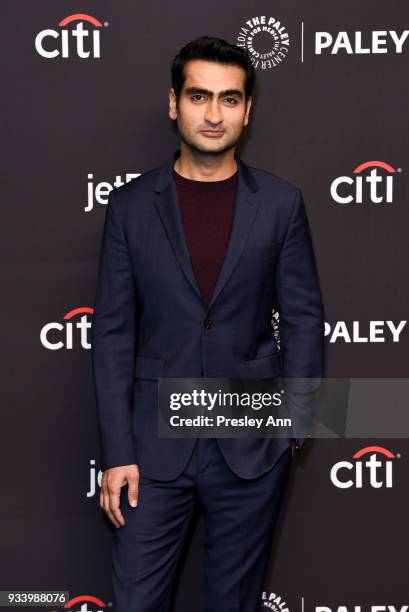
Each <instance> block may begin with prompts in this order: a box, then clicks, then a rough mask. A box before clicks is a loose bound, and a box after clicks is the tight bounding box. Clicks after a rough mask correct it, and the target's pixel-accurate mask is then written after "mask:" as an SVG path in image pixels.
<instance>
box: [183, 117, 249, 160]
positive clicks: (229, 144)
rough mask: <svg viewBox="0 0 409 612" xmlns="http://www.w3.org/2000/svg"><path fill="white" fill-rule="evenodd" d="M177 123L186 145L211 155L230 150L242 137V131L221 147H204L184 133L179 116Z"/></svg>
mask: <svg viewBox="0 0 409 612" xmlns="http://www.w3.org/2000/svg"><path fill="white" fill-rule="evenodd" d="M176 125H177V128H178V133H179V136H180V139H181V140H182V141H183V142H184V143H185V145H186V146H187V147H189V148H190V149H192V150H193V151H197V152H198V153H201V154H205V155H209V156H217V155H222V154H223V153H225V152H226V151H229V150H230V149H233V148H234V147H235V146H236V143H237V142H238V140H239V138H240V135H241V133H240V134H239V135H238V137H237V138H235V139H234V140H228V141H227V142H225V143H224V144H223V145H222V146H221V148H219V149H210V150H209V149H207V148H206V147H202V146H201V145H200V144H199V143H198V142H195V141H194V140H192V139H190V138H189V137H188V136H187V135H186V134H185V133H184V131H183V129H181V128H180V124H179V118H177V120H176Z"/></svg>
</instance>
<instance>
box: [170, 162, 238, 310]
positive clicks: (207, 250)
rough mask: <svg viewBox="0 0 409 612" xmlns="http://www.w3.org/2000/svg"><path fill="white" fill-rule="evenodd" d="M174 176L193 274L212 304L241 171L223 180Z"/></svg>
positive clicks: (230, 225) (227, 240) (174, 174)
mask: <svg viewBox="0 0 409 612" xmlns="http://www.w3.org/2000/svg"><path fill="white" fill-rule="evenodd" d="M173 177H174V179H175V184H176V191H177V195H178V201H179V207H180V212H181V217H182V225H183V231H184V234H185V239H186V244H187V247H188V250H189V253H190V256H191V258H192V267H193V271H194V273H195V276H196V279H197V282H198V285H199V288H200V291H201V293H202V296H203V299H204V301H205V303H206V304H209V302H210V300H211V298H212V295H213V291H214V287H215V285H216V282H217V278H218V276H219V273H220V268H221V267H222V264H223V260H224V257H225V254H226V249H227V245H228V242H229V238H230V232H231V227H232V222H233V213H234V202H235V196H236V186H237V177H238V172H237V171H236V172H235V174H233V175H232V176H230V177H229V178H227V179H224V180H221V181H193V180H191V179H187V178H185V177H183V176H182V175H180V174H178V173H177V172H176V171H175V170H173Z"/></svg>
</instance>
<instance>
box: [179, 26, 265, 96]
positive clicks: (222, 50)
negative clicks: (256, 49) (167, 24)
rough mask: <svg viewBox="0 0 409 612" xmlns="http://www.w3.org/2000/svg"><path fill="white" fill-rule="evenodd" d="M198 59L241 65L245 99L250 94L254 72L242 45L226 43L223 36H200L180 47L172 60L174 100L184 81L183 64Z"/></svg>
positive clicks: (254, 76) (254, 77)
mask: <svg viewBox="0 0 409 612" xmlns="http://www.w3.org/2000/svg"><path fill="white" fill-rule="evenodd" d="M198 59H200V60H207V61H210V62H216V63H218V64H230V65H232V64H233V65H238V66H241V67H242V68H243V69H244V70H245V72H246V81H245V86H244V91H245V97H246V101H247V99H248V98H249V96H251V95H252V92H253V88H254V82H255V79H256V73H255V70H254V66H253V64H252V63H251V60H250V56H249V55H248V53H247V51H246V50H245V49H243V48H242V47H237V46H236V45H232V44H230V43H228V42H227V41H226V40H224V39H223V38H215V37H213V36H201V37H200V38H196V39H195V40H192V41H191V42H189V43H187V44H186V45H185V46H184V47H182V49H181V50H180V51H179V53H178V54H177V55H176V57H175V58H174V60H173V62H172V66H171V73H172V87H173V89H174V91H175V95H176V101H178V100H179V95H180V92H181V91H182V88H183V84H184V82H185V74H184V67H185V65H186V64H187V62H189V61H190V60H198Z"/></svg>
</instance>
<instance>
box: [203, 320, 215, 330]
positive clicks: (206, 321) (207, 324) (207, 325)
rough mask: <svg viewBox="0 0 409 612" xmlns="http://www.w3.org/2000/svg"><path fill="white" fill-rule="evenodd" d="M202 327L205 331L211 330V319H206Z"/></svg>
mask: <svg viewBox="0 0 409 612" xmlns="http://www.w3.org/2000/svg"><path fill="white" fill-rule="evenodd" d="M204 326H205V328H206V329H211V328H212V327H213V321H212V320H211V319H206V320H205V321H204Z"/></svg>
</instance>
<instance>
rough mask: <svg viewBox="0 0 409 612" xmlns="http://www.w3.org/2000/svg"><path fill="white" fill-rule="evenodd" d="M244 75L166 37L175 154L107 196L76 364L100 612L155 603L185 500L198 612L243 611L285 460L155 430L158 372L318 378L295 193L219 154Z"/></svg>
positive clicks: (228, 152)
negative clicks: (81, 378)
mask: <svg viewBox="0 0 409 612" xmlns="http://www.w3.org/2000/svg"><path fill="white" fill-rule="evenodd" d="M254 80H255V72H254V68H253V66H252V64H251V62H250V60H249V57H248V55H247V53H246V52H245V51H244V50H243V49H241V48H239V47H237V46H235V45H231V44H229V43H227V42H226V41H224V40H222V39H217V38H211V37H201V38H200V39H197V40H195V41H192V42H191V43H189V44H187V45H186V46H185V47H183V49H182V50H181V51H180V52H179V54H178V55H177V56H176V57H175V59H174V61H173V64H172V88H171V89H170V91H169V115H170V117H171V119H172V120H174V121H175V122H176V124H177V128H178V132H179V135H180V149H178V150H177V151H176V152H175V153H173V154H172V155H171V156H170V157H169V158H168V160H167V161H166V163H164V164H163V165H161V166H160V167H158V168H155V169H153V170H151V171H149V172H145V173H143V175H141V176H140V177H138V178H136V179H134V180H132V181H131V182H129V183H127V184H125V185H123V186H121V187H119V188H117V189H114V190H113V191H111V193H110V197H109V201H108V205H107V209H106V216H105V223H104V229H103V239H102V244H101V254H100V262H99V268H98V278H97V289H96V296H95V304H94V315H93V326H92V363H93V372H94V381H95V391H96V399H97V407H98V416H99V426H100V435H101V450H102V457H101V458H102V466H101V467H102V469H103V471H104V473H103V478H102V487H101V496H100V505H101V507H102V508H103V509H104V510H105V512H106V514H107V515H108V516H109V518H110V519H111V521H112V523H113V524H114V525H115V526H116V529H115V530H114V533H113V556H112V559H113V595H114V604H115V606H116V607H115V610H116V612H142V611H143V612H148V611H152V612H167V611H168V610H170V601H171V587H172V579H173V576H174V571H175V567H176V562H177V559H178V554H179V551H180V548H181V544H182V542H183V538H184V534H185V532H186V527H187V525H188V522H189V517H190V516H191V514H192V510H193V508H194V506H195V504H196V503H199V504H200V506H201V509H202V511H203V516H204V524H205V534H206V541H205V547H206V559H205V568H204V570H205V593H204V597H205V610H208V611H212V612H219V611H220V612H222V611H223V612H225V611H232V612H233V611H239V610H240V611H242V612H253V611H254V612H255V611H256V610H258V609H259V607H260V597H261V591H262V586H263V580H264V576H265V572H266V568H267V564H268V558H269V552H270V548H271V540H272V535H273V531H274V526H275V524H276V519H277V515H278V511H279V507H280V503H281V500H282V497H283V494H284V491H285V483H286V480H287V475H288V471H289V466H290V464H291V458H292V456H293V453H294V449H296V448H297V447H298V448H301V447H302V444H303V442H304V439H300V440H296V439H293V438H274V439H273V438H254V437H252V438H193V437H191V438H187V437H185V438H176V439H172V438H164V437H159V436H158V431H157V417H158V414H157V399H158V379H159V378H166V377H172V378H188V377H192V378H195V377H201V376H203V377H209V378H230V377H231V378H274V377H276V376H284V377H289V378H295V377H304V378H305V377H318V378H319V377H321V375H322V352H323V326H324V319H323V308H322V300H321V294H320V289H319V283H318V277H317V271H316V265H315V259H314V252H313V247H312V243H311V235H310V231H309V225H308V220H307V216H306V211H305V206H304V202H303V197H302V193H301V191H300V189H299V188H298V187H296V186H294V185H292V184H291V183H289V182H287V181H286V180H284V179H281V178H279V177H277V176H275V175H273V174H271V173H270V172H267V171H264V170H259V169H255V168H252V167H250V166H248V165H247V164H245V163H244V162H243V161H242V160H241V158H240V157H239V155H238V154H237V152H236V150H235V147H236V144H237V141H238V140H239V138H240V135H241V133H242V131H243V128H244V127H245V126H246V125H247V124H248V121H249V114H250V109H251V104H252V90H253V86H254ZM273 309H276V310H278V312H279V333H280V348H279V347H278V346H277V343H276V340H275V337H274V333H273V328H272V326H271V318H272V311H273ZM125 487H126V488H125ZM125 492H126V493H125Z"/></svg>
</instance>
